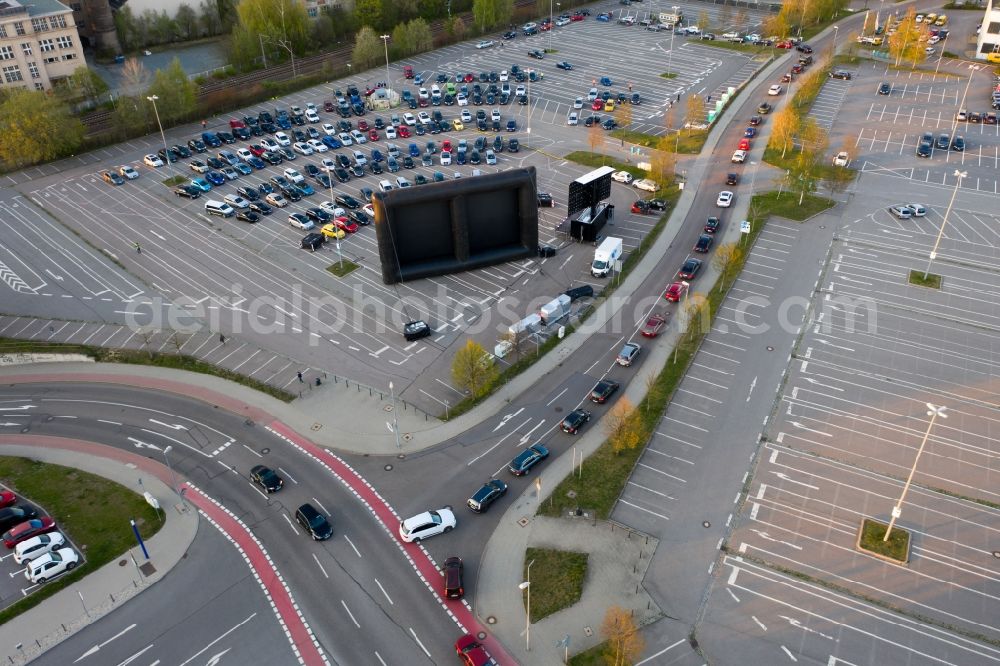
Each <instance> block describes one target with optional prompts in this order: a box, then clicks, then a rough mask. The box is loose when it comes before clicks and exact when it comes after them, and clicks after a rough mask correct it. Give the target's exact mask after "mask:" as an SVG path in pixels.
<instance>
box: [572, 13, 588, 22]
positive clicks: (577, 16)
mask: <svg viewBox="0 0 1000 666" xmlns="http://www.w3.org/2000/svg"><path fill="white" fill-rule="evenodd" d="M584 18H586V17H585V16H584V15H583V14H573V15H572V16H570V17H569V20H570V21H582V20H583V19H584Z"/></svg>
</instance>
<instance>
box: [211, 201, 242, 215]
mask: <svg viewBox="0 0 1000 666" xmlns="http://www.w3.org/2000/svg"><path fill="white" fill-rule="evenodd" d="M205 212H206V213H208V214H209V215H221V216H222V217H232V216H233V215H236V211H235V210H233V207H232V206H230V205H229V204H227V203H225V202H223V201H206V202H205Z"/></svg>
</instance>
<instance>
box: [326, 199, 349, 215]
mask: <svg viewBox="0 0 1000 666" xmlns="http://www.w3.org/2000/svg"><path fill="white" fill-rule="evenodd" d="M319 207H320V208H322V209H323V210H325V211H326V212H328V213H329V214H330V215H333V216H334V217H343V216H345V215H347V213H346V212H344V209H343V208H341V207H340V206H338V205H337V204H335V203H333V202H332V201H324V202H323V203H321V204H320V205H319Z"/></svg>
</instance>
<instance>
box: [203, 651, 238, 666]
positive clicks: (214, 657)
mask: <svg viewBox="0 0 1000 666" xmlns="http://www.w3.org/2000/svg"><path fill="white" fill-rule="evenodd" d="M232 649H233V648H226V649H225V650H223V651H222V652H220V653H218V654H215V655H212V658H211V659H209V660H208V661H206V662H205V666H216V664H218V663H219V661H220V660H221V659H222V657H223V656H224V655H225V654H226V653H227V652H229V651H230V650H232Z"/></svg>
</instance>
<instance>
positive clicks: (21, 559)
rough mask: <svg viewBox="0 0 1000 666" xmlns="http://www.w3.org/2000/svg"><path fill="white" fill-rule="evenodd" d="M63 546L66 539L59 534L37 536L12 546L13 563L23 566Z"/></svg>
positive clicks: (51, 533)
mask: <svg viewBox="0 0 1000 666" xmlns="http://www.w3.org/2000/svg"><path fill="white" fill-rule="evenodd" d="M64 545H66V537H64V536H63V535H62V533H61V532H50V533H49V534H39V535H38V536H36V537H31V538H30V539H28V540H27V541H22V542H21V543H19V544H17V545H16V546H14V561H15V562H17V563H18V564H24V563H25V562H30V561H31V560H35V559H38V558H39V557H41V556H42V555H45V554H46V553H50V552H52V551H53V550H59V549H60V548H62V547H63V546H64Z"/></svg>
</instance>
